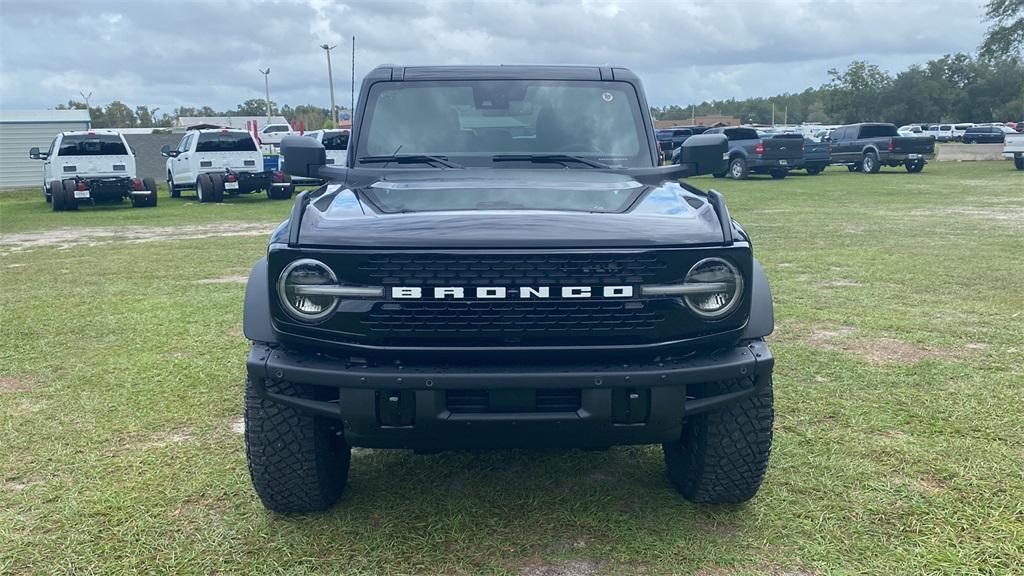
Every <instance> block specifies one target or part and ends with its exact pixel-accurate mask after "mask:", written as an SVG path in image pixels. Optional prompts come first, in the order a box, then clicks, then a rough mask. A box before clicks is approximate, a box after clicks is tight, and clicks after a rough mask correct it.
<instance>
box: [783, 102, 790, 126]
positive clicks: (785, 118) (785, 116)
mask: <svg viewBox="0 0 1024 576" xmlns="http://www.w3.org/2000/svg"><path fill="white" fill-rule="evenodd" d="M782 123H783V124H785V125H786V126H789V104H786V111H785V112H783V113H782Z"/></svg>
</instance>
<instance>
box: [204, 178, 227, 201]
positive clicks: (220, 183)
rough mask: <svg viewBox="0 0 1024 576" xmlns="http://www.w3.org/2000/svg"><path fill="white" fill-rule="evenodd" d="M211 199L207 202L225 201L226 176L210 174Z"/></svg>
mask: <svg viewBox="0 0 1024 576" xmlns="http://www.w3.org/2000/svg"><path fill="white" fill-rule="evenodd" d="M210 185H211V187H210V199H209V200H207V202H216V203H217V204H220V203H221V202H223V201H224V178H223V177H221V176H210Z"/></svg>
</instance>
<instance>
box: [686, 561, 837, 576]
mask: <svg viewBox="0 0 1024 576" xmlns="http://www.w3.org/2000/svg"><path fill="white" fill-rule="evenodd" d="M736 574H759V575H762V576H818V573H817V572H811V571H810V570H804V569H802V568H783V567H782V566H775V565H773V564H761V565H758V566H742V567H736V568H702V569H701V570H698V571H697V572H694V573H693V574H692V576H735V575H736Z"/></svg>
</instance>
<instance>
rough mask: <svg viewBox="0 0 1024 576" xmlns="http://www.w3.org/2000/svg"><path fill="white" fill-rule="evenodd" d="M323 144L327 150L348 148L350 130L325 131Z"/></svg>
mask: <svg viewBox="0 0 1024 576" xmlns="http://www.w3.org/2000/svg"><path fill="white" fill-rule="evenodd" d="M323 145H324V148H326V149H327V150H347V149H348V132H324V141H323Z"/></svg>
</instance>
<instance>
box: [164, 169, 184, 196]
mask: <svg viewBox="0 0 1024 576" xmlns="http://www.w3.org/2000/svg"><path fill="white" fill-rule="evenodd" d="M167 191H168V192H169V193H170V194H171V198H181V190H180V189H179V188H178V187H177V186H175V185H174V176H171V173H170V172H168V173H167Z"/></svg>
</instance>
